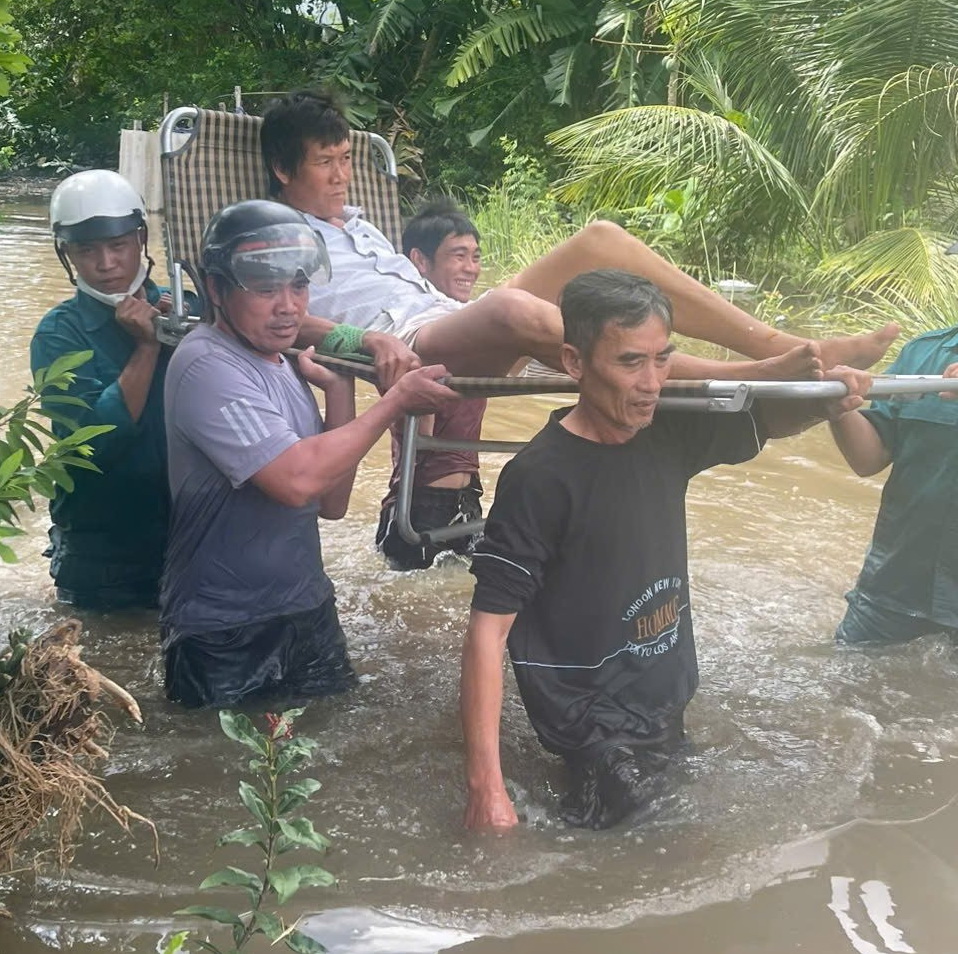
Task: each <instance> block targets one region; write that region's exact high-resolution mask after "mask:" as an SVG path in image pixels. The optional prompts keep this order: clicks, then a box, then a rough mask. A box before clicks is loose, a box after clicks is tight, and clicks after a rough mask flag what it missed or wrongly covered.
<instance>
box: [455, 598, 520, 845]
mask: <svg viewBox="0 0 958 954" xmlns="http://www.w3.org/2000/svg"><path fill="white" fill-rule="evenodd" d="M515 618H516V617H515V614H514V613H513V614H511V615H499V614H495V613H483V612H480V611H479V610H475V609H474V610H472V612H471V613H470V615H469V628H468V630H467V631H466V639H465V642H464V644H463V647H462V674H461V677H460V682H459V709H460V714H461V717H462V732H463V738H464V740H465V744H466V785H467V788H468V803H467V805H466V814H465V824H466V827H467V828H494V829H498V830H502V829H506V828H512V827H513V826H514V825H517V824H518V822H519V819H518V818H517V816H516V810H515V808H514V807H513V804H512V800H511V799H510V798H509V795H508V793H507V792H506V786H505V781H504V780H503V777H502V765H501V763H500V759H499V724H500V722H501V719H502V658H503V653H504V651H505V647H506V639H507V638H508V636H509V630H510V629H511V628H512V624H513V622H514V620H515Z"/></svg>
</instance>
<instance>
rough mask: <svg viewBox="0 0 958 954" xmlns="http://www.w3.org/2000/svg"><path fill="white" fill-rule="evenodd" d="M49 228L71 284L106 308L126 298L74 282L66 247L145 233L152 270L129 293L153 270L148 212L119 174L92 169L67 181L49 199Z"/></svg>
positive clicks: (143, 272) (145, 269)
mask: <svg viewBox="0 0 958 954" xmlns="http://www.w3.org/2000/svg"><path fill="white" fill-rule="evenodd" d="M50 228H51V230H52V232H53V244H54V247H55V248H56V252H57V257H58V258H59V259H60V262H61V264H62V265H63V267H64V268H65V269H66V272H67V275H68V276H69V277H70V281H71V282H72V283H73V284H74V285H77V286H78V287H79V288H81V289H82V290H83V291H85V292H86V293H87V294H89V295H92V296H93V297H94V298H96V299H98V300H99V301H102V302H104V303H105V304H109V305H114V306H115V305H117V304H119V302H120V301H122V300H123V299H124V298H125V297H126V294H121V295H116V294H106V293H103V292H99V291H97V290H96V289H93V288H91V287H90V286H89V285H87V283H86V282H84V281H83V279H82V278H75V277H74V275H73V269H72V268H71V267H70V262H69V260H68V259H67V256H66V252H65V251H64V247H63V246H64V245H66V244H68V243H71V242H96V241H102V240H104V239H112V238H118V237H119V236H121V235H127V234H128V233H130V232H135V231H137V230H139V229H143V252H144V255H145V256H146V261H147V262H148V263H149V266H148V267H147V266H145V265H144V266H142V267H141V269H140V274H139V275H137V279H136V281H135V282H134V284H133V286H132V287H131V290H130V293H132V292H134V291H136V289H137V288H139V287H140V285H142V284H143V282H144V281H145V280H146V278H147V276H148V275H149V273H150V270H151V269H152V267H153V259H151V258H150V256H149V253H148V252H147V250H146V238H147V236H146V208H145V206H144V204H143V199H142V198H141V197H140V195H139V193H138V192H137V191H136V189H134V188H133V186H132V185H130V183H129V182H127V180H126V179H124V178H123V176H121V175H120V174H119V173H117V172H111V171H110V170H108V169H89V170H87V171H86V172H78V173H76V174H75V175H72V176H70V177H69V178H68V179H64V180H63V182H61V183H60V184H59V185H58V186H57V187H56V189H55V190H54V192H53V197H52V198H51V199H50Z"/></svg>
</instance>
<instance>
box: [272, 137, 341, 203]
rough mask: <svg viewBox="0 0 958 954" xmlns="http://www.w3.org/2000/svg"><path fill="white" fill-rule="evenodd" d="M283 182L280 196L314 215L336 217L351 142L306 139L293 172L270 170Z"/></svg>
mask: <svg viewBox="0 0 958 954" xmlns="http://www.w3.org/2000/svg"><path fill="white" fill-rule="evenodd" d="M273 171H274V172H275V174H276V178H277V179H279V181H280V183H281V184H282V186H283V193H282V199H283V201H284V202H285V203H286V204H287V205H291V206H292V207H293V208H294V209H299V211H300V212H309V213H310V214H311V215H315V216H316V218H317V219H324V220H327V219H339V218H342V215H343V206H344V205H345V203H346V191H347V189H348V188H349V182H350V179H352V175H353V165H352V146H351V145H350V142H349V140H348V139H344V140H343V141H342V142H340V143H337V144H335V145H332V146H323V145H321V144H320V143H319V142H318V141H317V140H315V139H310V140H307V142H306V154H305V155H304V157H303V160H302V162H300V164H299V166H298V167H297V168H296V171H295V172H293V173H288V172H283V171H282V170H280V169H274V170H273Z"/></svg>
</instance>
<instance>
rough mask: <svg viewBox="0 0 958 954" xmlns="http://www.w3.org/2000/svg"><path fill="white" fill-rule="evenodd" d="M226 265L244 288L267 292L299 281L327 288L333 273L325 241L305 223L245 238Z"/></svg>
mask: <svg viewBox="0 0 958 954" xmlns="http://www.w3.org/2000/svg"><path fill="white" fill-rule="evenodd" d="M224 264H225V266H226V268H225V270H226V272H227V274H228V276H229V277H230V278H231V279H232V280H233V281H234V282H235V283H236V284H237V285H239V286H240V287H241V288H245V289H246V290H247V291H253V292H266V293H269V292H273V291H276V290H278V289H279V288H281V287H282V286H284V285H289V284H290V283H291V282H294V281H296V280H297V279H306V280H307V281H309V282H314V283H316V284H318V285H323V284H325V283H326V282H328V281H329V276H330V271H331V269H330V265H329V256H328V255H327V254H326V246H325V244H324V243H323V240H322V239H321V238H320V237H319V236H318V235H317V234H316V233H315V232H314V231H313V230H312V229H311V228H310V227H309V226H308V225H306V224H305V223H303V224H299V223H284V224H281V225H268V226H265V227H264V228H261V229H257V230H256V231H255V232H251V233H249V234H247V235H244V236H241V237H240V238H239V239H238V240H237V241H236V242H235V243H234V244H233V245H232V246H231V247H230V248H229V249H228V251H227V261H226V262H225V263H224Z"/></svg>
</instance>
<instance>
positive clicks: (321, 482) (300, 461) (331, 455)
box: [252, 365, 457, 507]
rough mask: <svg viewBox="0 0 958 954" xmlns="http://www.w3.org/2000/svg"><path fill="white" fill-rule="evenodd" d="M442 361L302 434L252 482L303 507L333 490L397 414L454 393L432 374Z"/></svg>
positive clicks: (431, 405) (442, 401)
mask: <svg viewBox="0 0 958 954" xmlns="http://www.w3.org/2000/svg"><path fill="white" fill-rule="evenodd" d="M445 374H446V369H445V368H444V367H443V366H442V365H433V366H432V367H429V368H420V369H419V370H418V371H415V372H413V373H412V374H409V375H406V376H404V377H403V378H402V379H401V380H400V381H399V383H398V384H397V385H396V386H395V387H393V388H390V389H389V391H387V392H386V394H385V395H384V396H383V397H382V398H380V399H379V400H378V401H377V402H376V403H375V404H374V405H373V406H372V407H371V408H369V410H368V411H366V412H365V413H363V414H360V415H359V417H357V418H355V419H354V420H351V421H349V422H348V423H345V424H343V425H342V426H340V427H336V428H335V429H333V430H330V431H326V432H324V433H322V434H317V435H315V436H313V437H305V438H303V439H302V440H300V441H297V442H296V443H295V444H293V445H292V446H291V447H288V448H287V449H286V450H285V451H283V453H282V454H280V455H279V457H277V458H276V459H275V460H272V461H270V463H268V464H267V465H266V466H265V467H262V468H261V469H260V470H258V471H257V472H256V473H255V474H254V475H253V477H252V481H253V483H254V484H255V485H256V486H257V487H259V489H260V490H262V491H263V493H265V494H267V495H268V496H270V497H272V498H273V499H274V500H277V501H279V502H280V503H282V504H286V505H287V506H289V507H302V506H305V505H306V504H308V503H311V502H312V501H314V500H320V499H322V497H323V495H324V494H327V493H329V492H330V491H334V489H335V488H336V486H337V485H338V484H339V483H340V482H341V481H343V480H346V479H348V477H349V474H350V472H351V471H354V470H355V468H356V465H357V464H358V463H359V461H360V460H362V458H363V457H364V456H365V455H366V454H367V453H368V452H369V449H370V448H371V447H372V446H373V444H375V443H376V441H377V440H378V439H379V437H380V436H381V435H382V434H383V433H384V432H385V431H386V429H387V428H388V427H389V425H390V424H391V423H392V422H393V421H394V420H395V419H396V418H398V417H400V416H401V415H403V414H407V413H414V412H429V411H435V410H439V409H441V408H442V407H444V406H445V405H446V404H447V403H448V402H449V401H454V400H456V398H457V395H456V394H455V392H454V391H450V390H449V388H447V387H445V386H444V385H442V384H439V383H438V381H437V379H438V378H441V377H444V376H445Z"/></svg>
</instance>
